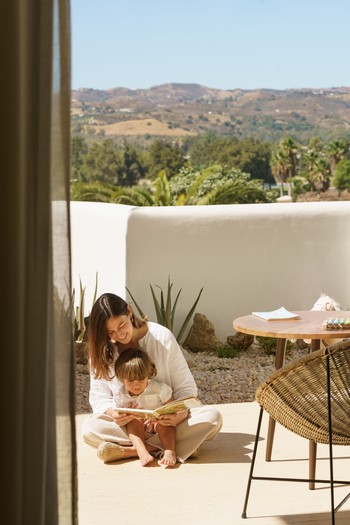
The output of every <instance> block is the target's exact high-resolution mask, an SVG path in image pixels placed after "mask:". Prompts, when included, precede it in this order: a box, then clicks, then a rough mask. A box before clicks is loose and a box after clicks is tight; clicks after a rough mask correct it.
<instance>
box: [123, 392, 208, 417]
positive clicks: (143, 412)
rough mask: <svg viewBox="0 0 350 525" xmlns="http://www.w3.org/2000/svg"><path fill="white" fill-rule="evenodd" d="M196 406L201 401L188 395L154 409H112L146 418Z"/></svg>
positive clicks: (199, 404)
mask: <svg viewBox="0 0 350 525" xmlns="http://www.w3.org/2000/svg"><path fill="white" fill-rule="evenodd" d="M197 406H202V403H201V402H200V401H199V399H197V398H196V397H194V396H192V397H188V398H185V399H176V400H174V401H171V402H170V403H167V404H166V405H162V406H160V407H158V408H155V409H154V410H150V409H144V408H127V407H114V410H118V412H120V413H122V414H132V415H135V416H137V417H142V418H144V419H147V418H149V417H155V418H157V419H159V417H160V416H162V415H164V414H175V413H176V412H181V410H186V409H187V408H194V407H197Z"/></svg>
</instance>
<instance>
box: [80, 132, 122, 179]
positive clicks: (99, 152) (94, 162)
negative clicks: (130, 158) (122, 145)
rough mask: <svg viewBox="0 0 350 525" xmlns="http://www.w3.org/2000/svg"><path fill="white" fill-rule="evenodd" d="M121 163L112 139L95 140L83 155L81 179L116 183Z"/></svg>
mask: <svg viewBox="0 0 350 525" xmlns="http://www.w3.org/2000/svg"><path fill="white" fill-rule="evenodd" d="M121 165H122V161H121V155H120V153H119V151H118V149H117V148H116V146H115V144H114V143H113V141H112V140H110V139H107V140H104V141H103V142H101V143H97V142H95V143H94V144H93V145H92V146H91V147H90V149H89V151H88V153H87V154H86V155H85V156H84V159H83V164H82V167H81V180H83V181H84V182H105V183H107V184H115V185H118V184H119V175H118V174H119V172H120V170H121Z"/></svg>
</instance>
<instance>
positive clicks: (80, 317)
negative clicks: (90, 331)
mask: <svg viewBox="0 0 350 525" xmlns="http://www.w3.org/2000/svg"><path fill="white" fill-rule="evenodd" d="M79 285H80V301H79V305H78V306H76V307H75V308H74V303H75V288H73V291H72V312H73V330H74V338H75V341H83V340H84V335H85V332H86V317H85V291H86V286H83V284H82V282H81V279H80V278H79ZM97 287H98V274H97V272H96V277H95V291H94V297H93V301H92V304H94V302H95V301H96V295H97Z"/></svg>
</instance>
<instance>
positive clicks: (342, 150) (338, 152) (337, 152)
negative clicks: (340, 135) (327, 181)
mask: <svg viewBox="0 0 350 525" xmlns="http://www.w3.org/2000/svg"><path fill="white" fill-rule="evenodd" d="M325 151H326V153H327V155H328V159H329V162H330V168H331V173H332V175H334V174H335V170H336V167H337V164H338V162H340V161H341V160H343V159H344V158H346V156H347V155H348V154H349V142H348V141H346V140H333V141H332V142H330V143H329V144H327V145H326V147H325Z"/></svg>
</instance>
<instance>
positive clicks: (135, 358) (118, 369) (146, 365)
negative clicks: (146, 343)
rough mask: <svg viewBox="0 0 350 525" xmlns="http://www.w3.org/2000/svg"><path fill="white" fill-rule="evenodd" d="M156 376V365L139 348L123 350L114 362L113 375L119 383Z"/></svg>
mask: <svg viewBox="0 0 350 525" xmlns="http://www.w3.org/2000/svg"><path fill="white" fill-rule="evenodd" d="M156 374H157V369H156V365H155V364H154V363H153V361H152V360H151V359H150V357H149V355H148V354H147V352H144V351H143V350H140V349H139V348H129V349H128V350H124V352H122V353H121V354H120V355H119V357H118V358H117V360H116V362H115V375H116V376H117V378H118V379H120V380H121V381H124V380H126V381H136V380H140V379H145V378H146V377H147V378H148V379H151V378H152V377H154V376H155V375H156Z"/></svg>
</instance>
